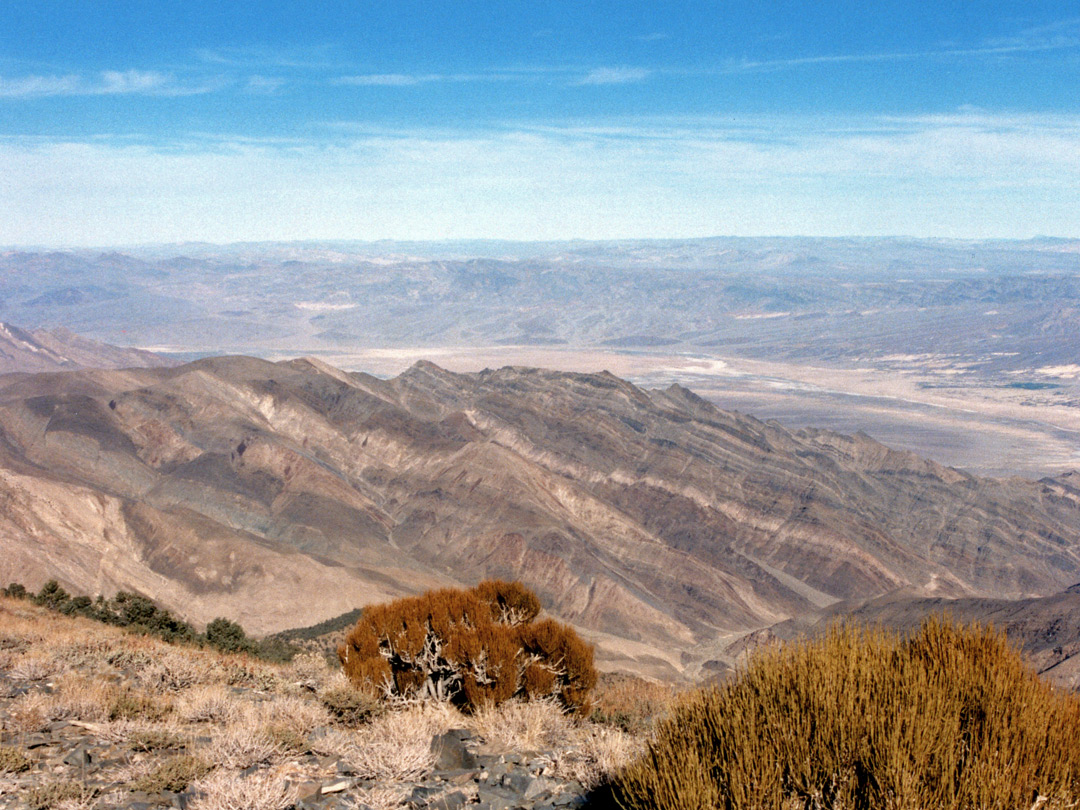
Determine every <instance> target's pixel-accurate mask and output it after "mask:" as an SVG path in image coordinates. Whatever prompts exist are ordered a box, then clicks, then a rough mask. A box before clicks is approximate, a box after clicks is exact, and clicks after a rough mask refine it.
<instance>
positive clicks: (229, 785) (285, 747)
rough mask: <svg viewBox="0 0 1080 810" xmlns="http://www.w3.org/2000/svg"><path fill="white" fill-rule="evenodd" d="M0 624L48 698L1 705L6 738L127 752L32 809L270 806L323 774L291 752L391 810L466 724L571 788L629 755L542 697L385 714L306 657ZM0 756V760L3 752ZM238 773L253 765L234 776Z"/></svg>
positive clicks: (3, 639) (50, 789)
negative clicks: (159, 800) (76, 729)
mask: <svg viewBox="0 0 1080 810" xmlns="http://www.w3.org/2000/svg"><path fill="white" fill-rule="evenodd" d="M0 627H3V633H2V634H0V652H2V653H5V654H9V655H10V657H11V661H12V663H13V664H20V665H21V666H22V667H23V669H22V670H21V671H22V672H23V673H24V674H26V675H33V676H35V677H41V678H48V679H50V680H49V681H48V683H51V685H52V690H51V692H50V691H49V690H47V689H45V688H44V687H45V684H46V681H44V680H39V681H37V682H36V683H39V684H40V685H41V688H36V687H35V688H33V689H32V690H31V691H30V692H29V693H27V694H26V695H24V696H22V697H20V698H18V699H16V700H13V701H11V702H10V703H9V704H8V717H7V719H6V720H5V728H6V729H7V730H10V731H16V732H32V731H38V730H42V729H45V728H47V726H48V724H49V723H50V722H51V721H53V720H60V719H67V720H71V721H74V722H76V723H78V724H80V725H81V726H82V728H83V729H84V730H85V733H86V734H88V735H90V736H94V737H97V738H98V739H100V740H102V741H106V742H111V743H113V744H116V745H118V746H123V747H126V748H128V749H129V750H130V751H131V754H130V755H129V761H128V762H127V764H124V765H116V766H115V767H113V768H112V769H111V770H110V771H109V777H108V778H109V779H110V782H109V784H111V785H114V786H115V787H113V788H110V790H111V792H110V793H109V794H108V795H105V796H97V797H96V798H95V797H94V796H92V795H90V794H89V793H87V792H85V791H82V790H80V791H78V793H77V794H76V792H74V789H73V788H71V787H70V786H69V787H64V786H63V785H62V784H61V783H57V784H55V785H54V784H51V783H45V784H38V785H37V786H36V787H37V792H36V793H34V794H33V796H32V797H30V798H33V799H34V801H36V802H38V803H39V805H40V806H43V807H44V806H48V807H61V806H65V803H66V806H69V807H72V808H80V807H89V806H90V803H91V802H93V801H96V803H97V804H96V805H95V806H101V807H105V806H110V807H111V806H115V805H117V804H123V803H124V801H126V800H127V799H126V797H127V795H128V793H129V792H130V791H131V790H142V791H146V792H147V793H150V794H154V793H157V792H160V791H162V790H166V789H167V790H174V791H175V790H178V789H180V788H181V787H183V786H184V785H185V784H187V785H190V786H192V787H195V788H198V789H202V790H205V791H207V795H206V796H205V797H204V798H202V799H200V800H199V802H197V803H196V804H194V805H192V806H194V807H199V808H203V810H207V809H209V810H228V808H233V807H235V808H240V807H243V808H282V807H286V806H288V805H289V804H290V803H291V802H292V801H293V799H292V794H291V793H290V792H289V790H288V789H287V786H286V782H285V779H286V778H288V779H289V780H290V781H291V784H299V783H300V782H303V781H307V780H309V779H312V778H324V777H325V774H324V773H323V772H322V771H320V770H319V767H320V766H318V765H316V764H313V763H312V762H311V761H306V760H305V759H303V758H302V757H301V756H300V755H301V754H303V753H307V752H309V751H314V752H316V753H319V754H326V755H332V756H334V757H336V758H339V759H342V760H344V761H345V762H347V763H349V764H350V765H351V766H352V767H353V768H354V769H355V770H356V772H357V774H358V775H359V776H361V777H363V778H367V779H372V780H376V784H375V785H374V786H370V787H368V788H367V789H364V790H360V789H356V790H353V791H351V793H350V796H349V798H350V799H351V800H353V801H355V802H359V803H362V804H366V805H367V806H368V807H371V808H373V809H374V810H383V808H386V810H389V808H398V807H401V806H402V805H403V803H404V802H405V800H406V799H407V797H408V794H409V792H410V791H411V786H409V785H408V784H407V783H408V782H409V781H410V780H416V779H418V778H421V777H424V776H426V775H427V774H428V773H429V772H430V771H431V769H432V766H433V764H434V758H433V755H432V752H431V740H432V737H433V736H435V735H436V734H441V733H443V732H445V731H447V730H448V729H450V728H471V729H473V730H474V732H475V733H476V734H477V735H478V736H480V737H482V738H483V739H484V740H485V741H487V743H488V744H489V745H490V746H493V747H498V748H501V749H503V750H506V751H508V752H510V751H514V752H523V751H526V752H527V751H540V750H543V751H545V752H548V753H551V752H554V753H551V769H552V770H551V771H549V774H550V775H556V776H561V777H565V778H574V779H577V780H579V781H581V782H582V783H583V784H593V783H595V782H597V781H598V780H601V779H603V778H606V775H607V774H609V772H610V770H611V769H612V767H614V766H613V765H612V764H611V763H613V762H617V761H619V758H620V757H623V758H624V759H625V757H627V756H629V754H627V753H625V752H626V751H632V750H633V746H632V745H631V744H629V743H627V742H626V740H624V739H623V736H622V735H621V733H620V732H618V731H617V730H615V729H611V728H601V727H597V726H594V725H593V724H590V723H583V722H581V721H578V720H572V719H570V718H568V717H567V716H565V715H564V714H563V711H562V710H561V709H560V707H559V706H558V705H557V704H556V703H555V702H554V701H538V702H534V703H519V702H517V701H511V702H510V703H507V704H505V705H503V706H502V707H501V708H499V709H497V710H493V709H487V710H483V711H480V712H478V713H476V714H475V715H472V716H464V715H462V714H461V713H460V712H458V711H457V710H456V709H454V708H452V707H450V706H448V705H445V704H444V705H427V706H411V707H408V708H405V709H402V710H399V711H389V710H388V709H387V707H386V705H385V704H384V703H381V702H380V701H378V700H377V698H376V697H374V696H372V695H369V694H365V693H363V692H360V691H357V690H356V689H355V687H353V686H352V685H351V684H350V683H349V682H348V679H347V678H345V676H344V675H343V673H342V672H341V671H340V670H334V669H332V668H331V667H329V666H328V665H327V663H326V660H325V658H323V657H322V656H319V655H307V656H299V657H298V659H296V660H294V661H293V662H292V663H291V664H287V665H279V664H270V663H267V662H262V661H256V660H253V659H250V658H247V657H245V656H242V655H241V656H237V655H228V654H223V653H219V652H216V651H211V650H200V649H196V648H191V647H175V646H172V645H169V644H167V643H165V642H163V641H161V640H159V639H156V638H153V637H146V636H137V635H133V634H131V633H129V632H126V631H124V630H122V629H119V628H115V627H110V626H107V625H101V624H98V623H96V622H90V621H88V620H83V619H79V618H70V617H63V616H57V615H56V614H53V613H50V612H48V611H45V610H42V609H40V608H37V607H35V606H32V605H26V604H25V603H19V602H12V601H11V600H5V599H2V598H0ZM45 673H47V675H46V674H45ZM316 730H318V732H317V733H314V734H313V732H315V731H316ZM14 750H17V749H14ZM0 758H4V761H6V758H5V755H4V752H3V749H0ZM11 761H12V763H14V764H15V765H17V766H18V767H14V766H13V767H10V768H8V769H7V770H5V766H4V764H3V763H2V762H0V773H4V777H3V784H2V785H0V791H7V788H6V787H5V785H8V784H9V783H10V786H11V790H12V791H15V790H18V791H21V793H20V795H23V794H26V795H27V796H28V797H29V794H28V793H27V785H26V780H27V779H29V778H30V777H28V776H26V775H23V776H19V775H18V771H19V769H21V768H22V767H23V765H21V764H19V763H21V762H22V760H19V761H16V760H15V759H12V760H11ZM251 766H259V770H258V771H257V772H256V773H255V774H253V775H251V776H248V777H241V776H240V775H239V773H238V772H239V771H240V770H242V769H245V768H249V767H251ZM287 771H288V773H286V772H287ZM320 774H321V775H320ZM19 780H22V781H19ZM8 793H10V791H8ZM69 794H70V795H69ZM5 795H7V794H5Z"/></svg>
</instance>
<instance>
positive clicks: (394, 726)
mask: <svg viewBox="0 0 1080 810" xmlns="http://www.w3.org/2000/svg"><path fill="white" fill-rule="evenodd" d="M462 719H463V718H462V716H461V715H460V714H459V713H458V712H457V711H456V710H455V709H452V708H450V707H448V706H445V705H429V706H416V707H412V708H409V709H405V710H403V711H400V712H392V713H389V714H385V715H382V716H381V717H378V718H376V719H375V720H373V721H372V722H370V723H368V724H367V725H365V726H361V727H360V728H358V729H356V730H355V731H332V732H331V733H329V734H327V735H326V736H324V737H323V738H322V739H320V740H316V741H315V742H314V744H313V748H314V750H315V751H316V752H317V753H320V754H334V755H337V756H340V757H341V758H342V759H344V760H345V761H346V762H348V763H349V764H350V765H351V766H352V767H353V768H354V769H355V770H356V772H357V774H358V775H359V776H360V777H361V778H364V779H377V780H386V781H403V780H406V779H418V778H420V777H422V776H424V775H426V774H427V773H429V772H430V771H431V768H432V766H433V765H434V762H435V757H434V754H432V752H431V738H432V737H433V736H435V735H436V734H442V733H444V732H446V731H447V730H448V729H449V728H452V727H454V726H456V725H461V724H462V722H461V721H462Z"/></svg>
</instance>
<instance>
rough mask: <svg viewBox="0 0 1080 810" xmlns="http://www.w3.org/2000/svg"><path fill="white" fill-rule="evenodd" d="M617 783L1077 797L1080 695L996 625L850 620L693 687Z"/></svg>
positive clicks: (809, 803) (819, 792) (888, 795)
mask: <svg viewBox="0 0 1080 810" xmlns="http://www.w3.org/2000/svg"><path fill="white" fill-rule="evenodd" d="M612 792H613V798H614V800H615V802H616V804H617V805H618V806H620V807H622V808H625V810H645V808H649V810H661V809H663V810H668V809H669V808H670V810H686V809H687V808H766V807H768V808H782V807H791V808H794V807H798V808H804V807H805V808H810V807H814V808H836V810H839V809H840V808H845V810H847V809H849V808H850V809H852V810H860V809H865V810H870V809H871V808H894V809H895V810H909V808H910V810H916V809H917V808H931V807H933V808H955V809H956V810H966V809H967V808H971V809H972V810H975V808H978V809H979V810H983V809H984V808H986V809H989V808H1002V810H1004V809H1005V808H1025V810H1026V808H1030V807H1032V805H1033V804H1034V803H1036V802H1038V804H1039V805H1040V806H1041V807H1043V808H1046V809H1048V808H1056V807H1068V806H1072V805H1073V803H1074V802H1076V801H1077V800H1078V799H1080V699H1078V698H1077V697H1076V696H1075V695H1072V694H1069V693H1064V692H1060V691H1056V690H1055V689H1054V688H1052V687H1051V686H1049V685H1048V684H1046V683H1044V682H1043V681H1041V680H1039V678H1038V677H1037V676H1036V675H1035V674H1034V673H1032V672H1031V671H1029V670H1028V669H1027V668H1026V667H1025V665H1024V664H1023V662H1022V660H1021V658H1020V656H1019V654H1018V653H1017V652H1016V651H1015V650H1014V649H1012V648H1011V647H1010V646H1009V643H1008V642H1007V641H1006V639H1005V637H1004V635H1002V634H1000V633H998V632H996V631H994V630H991V629H987V628H979V627H967V628H965V627H958V626H956V625H953V624H951V623H950V622H948V621H946V620H942V619H936V618H933V619H929V620H927V622H926V623H924V624H923V626H922V628H921V629H920V630H919V631H918V632H917V633H916V634H914V635H913V636H912V637H911V638H910V639H907V640H902V639H900V638H899V637H897V636H895V635H893V634H890V633H887V632H885V631H880V630H867V629H858V628H854V627H841V628H836V629H834V630H832V631H831V632H830V633H829V634H828V635H827V636H826V637H824V638H822V639H819V640H816V641H808V642H803V643H798V644H791V645H787V646H783V647H772V648H767V649H765V650H764V651H760V652H758V653H757V654H756V655H755V657H754V658H753V659H752V660H751V663H750V664H749V666H748V667H747V669H746V671H744V672H743V673H742V674H741V675H740V676H739V677H738V678H736V679H735V680H734V681H733V682H731V683H729V684H726V685H724V686H721V687H717V688H713V689H710V690H706V691H702V692H699V693H696V694H695V695H694V696H692V697H689V698H688V699H686V700H685V701H684V702H683V703H682V704H681V705H679V706H678V708H677V709H676V710H675V712H674V713H673V715H672V717H671V718H669V719H668V720H666V721H665V722H663V723H661V724H660V726H659V727H658V729H657V733H656V737H655V739H654V740H653V742H652V743H651V744H650V747H649V751H648V752H647V753H646V754H645V755H644V756H643V757H641V758H640V759H639V760H637V761H636V762H635V763H633V764H632V765H631V766H630V767H628V768H627V769H626V770H624V771H623V772H622V773H621V774H620V775H619V776H618V777H617V778H616V779H615V780H614V782H613V785H612Z"/></svg>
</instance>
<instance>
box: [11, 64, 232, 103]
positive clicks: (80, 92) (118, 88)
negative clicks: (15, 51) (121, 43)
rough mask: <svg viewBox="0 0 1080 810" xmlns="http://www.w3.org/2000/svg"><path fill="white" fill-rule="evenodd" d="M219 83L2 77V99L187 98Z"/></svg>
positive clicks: (113, 73)
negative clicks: (60, 97)
mask: <svg viewBox="0 0 1080 810" xmlns="http://www.w3.org/2000/svg"><path fill="white" fill-rule="evenodd" d="M220 86H221V82H220V80H216V79H215V80H208V81H200V82H196V83H187V82H181V81H178V80H177V79H176V78H175V77H174V76H172V75H171V74H166V73H159V72H157V71H153V70H105V71H102V72H101V73H98V74H96V75H94V76H91V77H86V76H77V75H74V74H66V75H54V76H20V77H17V78H10V79H9V78H3V77H0V97H5V98H38V97H46V96H111V95H133V94H139V95H158V96H185V95H198V94H201V93H209V92H212V91H214V90H215V89H218V88H219V87H220Z"/></svg>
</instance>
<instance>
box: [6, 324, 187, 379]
mask: <svg viewBox="0 0 1080 810" xmlns="http://www.w3.org/2000/svg"><path fill="white" fill-rule="evenodd" d="M173 365H176V363H175V362H174V361H172V360H168V359H166V358H164V357H162V356H160V355H157V354H154V353H153V352H147V351H142V350H141V349H125V348H121V347H120V346H110V345H109V344H108V343H100V342H99V341H96V340H90V339H88V338H84V337H80V336H79V335H76V334H75V333H74V332H72V331H70V330H68V329H64V328H59V329H52V330H46V329H35V330H34V331H32V332H28V331H26V330H24V329H20V328H18V327H17V326H12V325H11V324H8V323H3V322H0V374H7V373H9V372H16V371H24V372H37V371H67V370H70V369H76V368H133V367H146V368H160V367H164V366H173Z"/></svg>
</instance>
